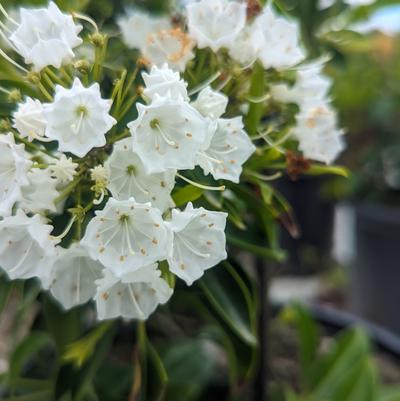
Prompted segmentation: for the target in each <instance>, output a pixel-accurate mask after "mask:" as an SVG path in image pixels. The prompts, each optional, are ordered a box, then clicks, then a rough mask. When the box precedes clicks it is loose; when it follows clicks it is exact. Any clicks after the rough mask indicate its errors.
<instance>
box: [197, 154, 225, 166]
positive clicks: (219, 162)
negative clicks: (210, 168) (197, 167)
mask: <svg viewBox="0 0 400 401" xmlns="http://www.w3.org/2000/svg"><path fill="white" fill-rule="evenodd" d="M199 155H200V156H203V157H205V158H206V159H208V160H210V161H212V162H213V163H217V164H224V161H223V160H218V159H214V158H213V157H211V156H209V155H208V154H207V153H205V152H199Z"/></svg>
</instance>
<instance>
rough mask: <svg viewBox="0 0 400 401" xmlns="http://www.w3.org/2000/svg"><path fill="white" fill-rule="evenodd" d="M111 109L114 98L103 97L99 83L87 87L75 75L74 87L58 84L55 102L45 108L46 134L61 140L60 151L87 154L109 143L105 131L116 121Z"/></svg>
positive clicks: (78, 154) (80, 155)
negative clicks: (64, 86) (111, 114)
mask: <svg viewBox="0 0 400 401" xmlns="http://www.w3.org/2000/svg"><path fill="white" fill-rule="evenodd" d="M110 108H111V101H110V100H105V99H102V98H101V94H100V87H99V84H97V83H95V84H93V85H92V86H90V87H89V88H85V87H84V86H83V85H82V83H81V81H80V80H79V79H78V78H75V80H74V83H73V86H72V88H71V89H65V88H63V87H62V86H59V85H57V86H56V93H55V96H54V102H53V103H50V104H47V105H45V109H44V114H45V117H46V119H47V123H48V125H47V129H46V136H47V137H49V138H51V139H54V140H57V141H58V143H59V150H60V151H62V152H71V153H73V154H74V155H76V156H79V157H83V156H85V155H86V154H87V153H88V152H89V151H90V150H91V149H93V148H95V147H100V146H104V145H105V144H106V138H105V134H106V133H107V132H108V131H109V130H110V129H111V127H112V126H113V125H114V124H116V120H115V119H114V118H113V117H111V116H110V115H109V111H110Z"/></svg>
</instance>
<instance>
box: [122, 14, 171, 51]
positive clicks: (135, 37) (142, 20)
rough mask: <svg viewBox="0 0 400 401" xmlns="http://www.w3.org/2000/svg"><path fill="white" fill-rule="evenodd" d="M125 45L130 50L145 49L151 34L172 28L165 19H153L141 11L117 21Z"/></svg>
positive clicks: (167, 19) (153, 17)
mask: <svg viewBox="0 0 400 401" xmlns="http://www.w3.org/2000/svg"><path fill="white" fill-rule="evenodd" d="M118 25H119V27H120V29H121V32H122V38H123V40H124V42H125V44H126V45H127V46H128V47H130V48H132V49H139V50H140V51H141V52H143V50H144V49H145V47H146V45H147V42H148V38H149V36H150V35H151V34H153V33H156V32H159V31H162V30H164V29H170V28H172V25H171V22H170V20H169V18H167V17H155V16H153V15H149V14H147V13H144V12H141V11H135V12H134V13H133V14H132V15H129V16H123V17H122V18H120V19H119V20H118Z"/></svg>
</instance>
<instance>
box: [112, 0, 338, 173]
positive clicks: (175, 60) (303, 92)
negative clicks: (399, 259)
mask: <svg viewBox="0 0 400 401" xmlns="http://www.w3.org/2000/svg"><path fill="white" fill-rule="evenodd" d="M246 7H247V4H246V2H244V1H236V0H200V1H187V2H185V9H186V17H187V26H188V32H187V33H184V32H182V31H181V29H180V28H174V27H173V26H172V24H171V22H170V20H169V19H168V18H166V17H152V16H150V15H148V14H145V13H143V12H138V11H136V12H134V13H132V14H131V15H130V16H129V17H124V18H121V19H120V21H119V25H120V28H121V30H122V33H123V38H124V40H125V43H126V44H127V45H128V46H129V47H131V48H137V49H139V50H140V51H141V53H142V54H143V56H144V57H145V58H146V59H147V60H148V61H149V62H150V63H151V64H155V65H161V64H162V63H163V62H166V63H168V64H169V66H170V67H171V68H174V69H177V70H179V71H183V70H184V69H185V67H186V64H187V62H189V61H190V60H191V59H192V58H193V52H192V49H193V47H194V46H197V47H198V48H199V49H203V48H210V49H211V50H212V51H213V52H218V51H219V50H221V49H226V50H227V51H228V52H229V55H230V56H231V57H232V59H233V60H235V61H236V62H238V63H239V64H241V65H243V66H247V67H250V66H251V65H252V64H253V63H254V62H256V61H257V60H259V62H261V63H262V65H263V67H264V68H266V69H270V68H274V69H278V70H285V69H289V68H292V67H294V66H297V65H298V64H299V63H300V62H302V61H304V59H305V57H306V55H305V51H304V50H303V49H302V47H301V45H300V38H299V27H298V24H297V23H296V22H294V21H290V20H288V19H287V18H285V17H283V16H280V15H278V14H277V13H276V12H275V11H274V10H273V8H272V6H271V5H267V6H266V7H264V9H263V10H262V12H261V13H260V14H259V15H257V16H256V17H255V18H253V19H250V20H249V19H248V18H247V13H246V11H247V10H246ZM176 29H179V38H180V39H181V42H180V44H179V45H178V44H177V43H174V42H173V41H172V40H171V39H170V38H169V39H168V40H165V41H164V40H161V38H165V37H170V36H171V35H172V32H175V31H176ZM138 32H140V34H139V35H138ZM155 44H156V46H155ZM184 44H186V46H185V45H184ZM154 49H157V50H154ZM321 69H322V65H317V64H315V65H312V66H304V67H299V70H298V73H297V82H296V84H295V85H294V87H292V88H289V87H288V86H286V85H284V84H282V85H277V86H275V87H273V88H272V90H273V93H272V95H273V96H274V97H275V99H276V100H278V101H281V102H293V103H298V104H299V106H300V114H299V115H298V118H297V127H296V128H295V129H294V130H293V135H294V136H295V137H296V139H297V140H298V141H299V144H300V145H299V149H300V150H301V151H302V152H303V153H304V155H305V157H307V158H310V159H313V160H316V161H320V162H324V163H331V162H332V161H333V160H335V159H336V158H337V156H338V154H339V153H340V152H341V151H342V150H343V147H344V145H343V140H342V134H343V132H342V130H340V129H338V127H337V117H336V113H335V112H334V110H333V108H332V107H331V106H330V105H329V101H328V90H329V87H330V82H329V80H328V79H327V78H325V77H324V76H323V75H322V73H321ZM203 96H205V95H203ZM209 107H210V109H211V108H213V106H209ZM217 159H220V157H217ZM209 161H210V159H208V161H207V160H205V159H204V160H203V161H202V163H201V166H202V167H203V168H204V170H205V171H207V165H210V162H209ZM215 167H216V166H214V169H215ZM219 171H220V173H219V178H225V177H224V175H223V171H222V169H221V168H220V169H219Z"/></svg>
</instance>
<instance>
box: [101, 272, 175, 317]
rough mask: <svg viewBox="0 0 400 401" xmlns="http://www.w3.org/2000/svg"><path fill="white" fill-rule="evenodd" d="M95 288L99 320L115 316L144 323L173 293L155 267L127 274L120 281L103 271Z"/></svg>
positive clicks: (110, 273)
mask: <svg viewBox="0 0 400 401" xmlns="http://www.w3.org/2000/svg"><path fill="white" fill-rule="evenodd" d="M97 285H98V288H97V294H96V298H95V299H96V305H97V315H98V318H99V319H100V320H104V319H113V318H117V317H123V318H124V319H139V320H145V319H147V318H148V317H149V316H150V315H151V314H152V313H153V312H154V311H155V309H156V308H157V306H158V305H160V304H165V303H166V302H167V301H168V300H169V299H170V297H171V295H172V293H173V291H172V289H171V288H170V287H169V285H168V284H167V282H166V281H165V280H164V279H162V278H161V273H160V271H159V270H158V269H157V265H156V264H153V265H150V266H146V267H142V268H141V269H139V270H137V271H135V272H134V273H126V274H124V275H123V276H122V277H121V278H118V277H117V276H115V275H114V274H113V273H112V272H110V271H107V270H106V271H105V272H104V278H102V279H100V280H98V281H97Z"/></svg>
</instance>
